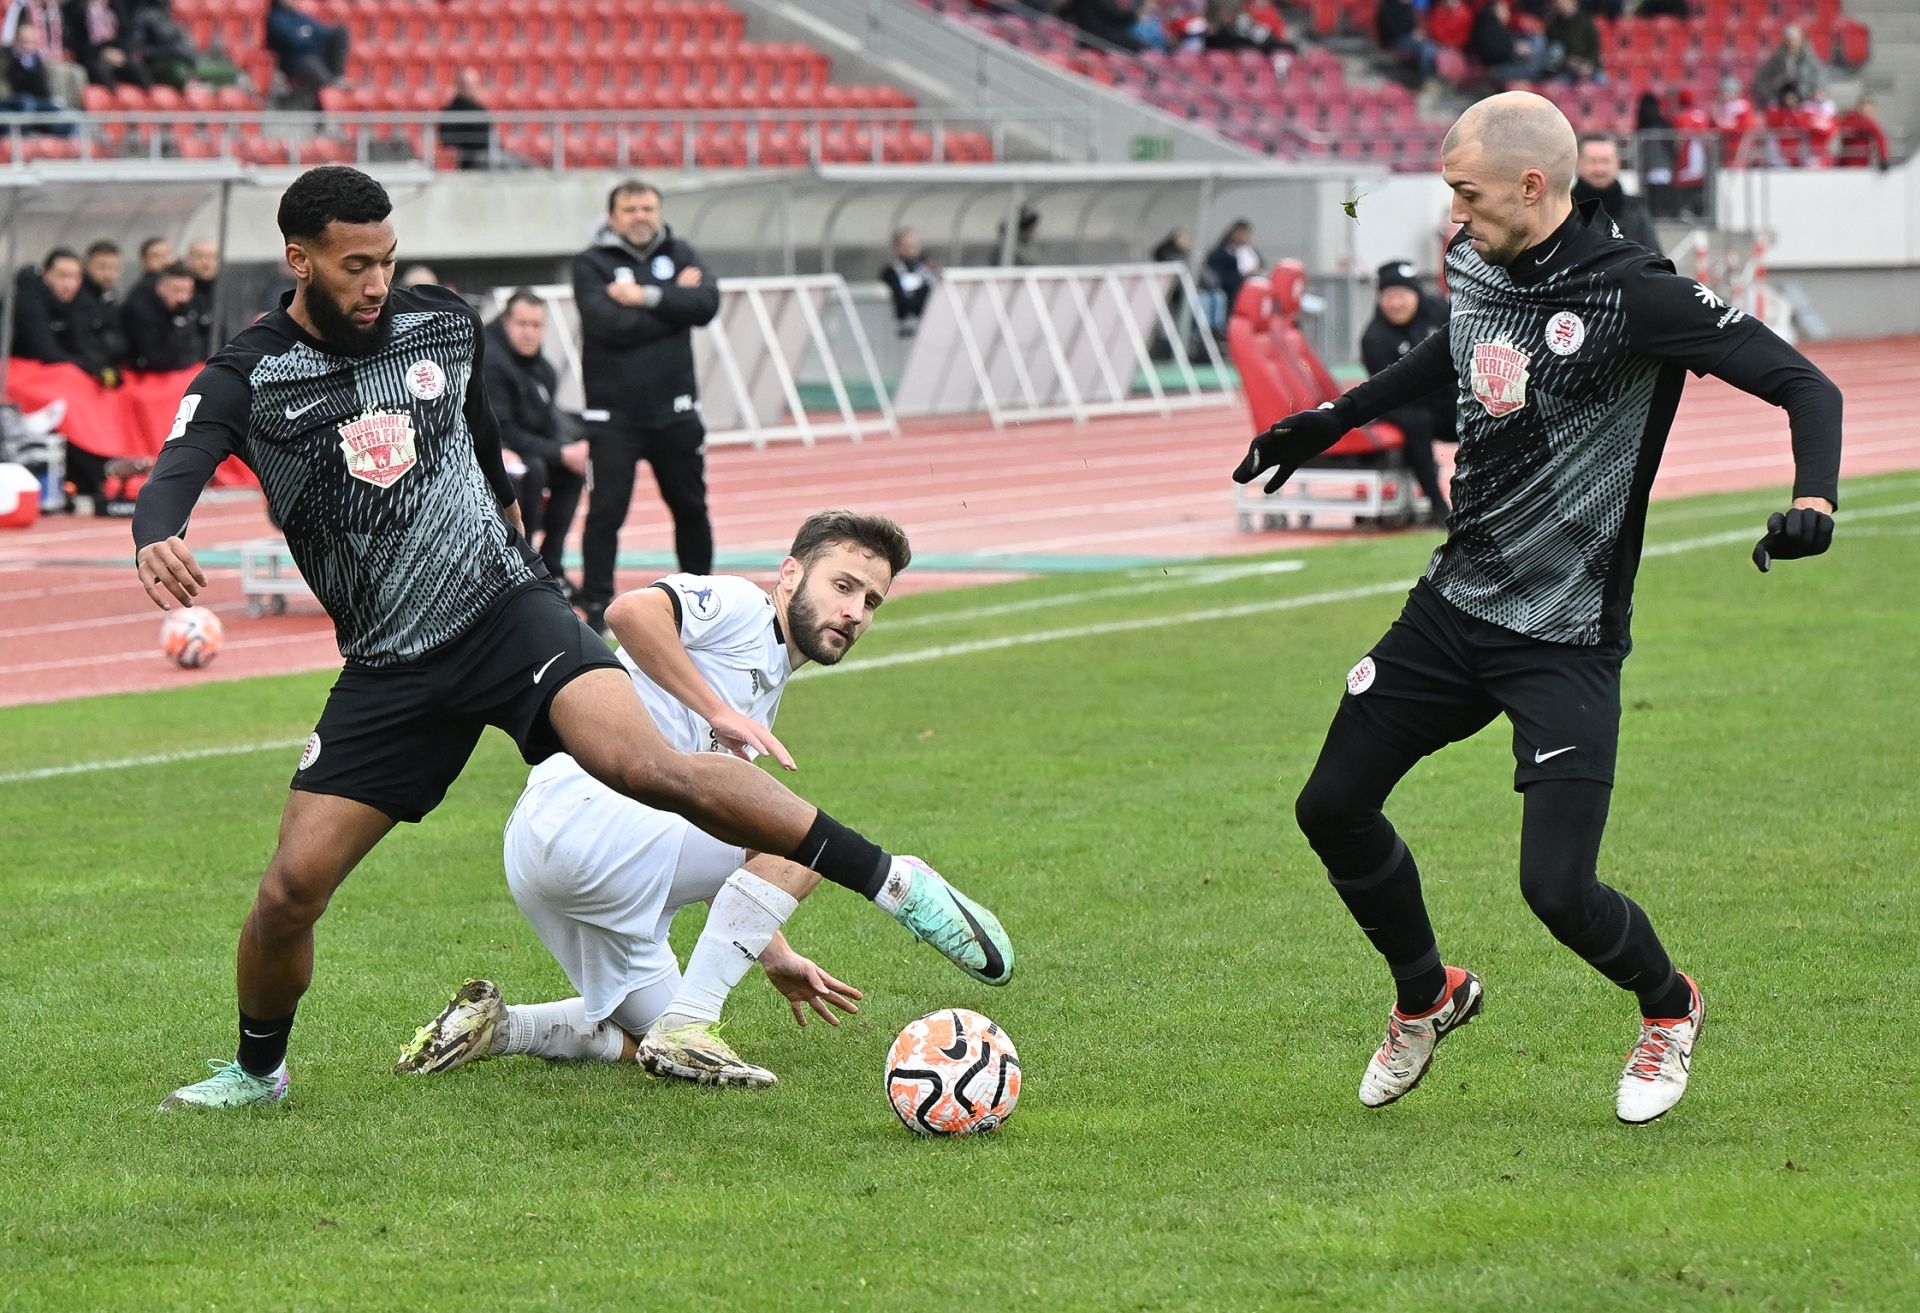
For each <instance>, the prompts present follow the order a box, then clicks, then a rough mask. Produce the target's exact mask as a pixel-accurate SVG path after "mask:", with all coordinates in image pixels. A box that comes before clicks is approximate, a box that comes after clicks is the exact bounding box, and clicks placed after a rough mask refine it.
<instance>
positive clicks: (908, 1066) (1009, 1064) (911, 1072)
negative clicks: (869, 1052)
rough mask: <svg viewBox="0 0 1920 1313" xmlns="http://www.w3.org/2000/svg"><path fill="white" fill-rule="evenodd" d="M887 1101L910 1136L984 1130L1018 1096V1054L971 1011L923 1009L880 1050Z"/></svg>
mask: <svg viewBox="0 0 1920 1313" xmlns="http://www.w3.org/2000/svg"><path fill="white" fill-rule="evenodd" d="M887 1100H888V1101H889V1102H890V1103H892V1104H893V1110H894V1112H895V1113H896V1114H898V1115H899V1118H900V1120H901V1122H902V1123H903V1124H904V1125H905V1126H906V1128H907V1129H908V1130H910V1131H912V1132H913V1133H914V1134H916V1135H972V1134H974V1133H975V1132H978V1131H990V1130H992V1129H993V1128H994V1127H996V1126H998V1125H1000V1123H1002V1122H1004V1121H1005V1120H1006V1119H1007V1118H1009V1117H1011V1116H1012V1115H1013V1105H1014V1104H1015V1103H1017V1102H1019V1100H1020V1055H1019V1054H1018V1053H1016V1052H1014V1049H1013V1041H1012V1040H1011V1039H1009V1038H1008V1037H1007V1033H1006V1032H1005V1031H1003V1030H1001V1029H1000V1027H998V1026H996V1025H994V1024H993V1022H991V1021H989V1020H987V1018H985V1017H983V1016H981V1015H980V1014H979V1013H978V1012H969V1011H967V1010H966V1009H965V1008H946V1009H943V1010H942V1011H939V1012H929V1013H927V1015H926V1016H924V1017H922V1018H920V1019H919V1020H918V1021H915V1022H911V1023H909V1024H908V1026H907V1028H906V1029H905V1030H903V1031H901V1032H900V1035H899V1037H898V1038H897V1039H895V1040H894V1041H893V1047H892V1048H891V1049H889V1050H888V1051H887Z"/></svg>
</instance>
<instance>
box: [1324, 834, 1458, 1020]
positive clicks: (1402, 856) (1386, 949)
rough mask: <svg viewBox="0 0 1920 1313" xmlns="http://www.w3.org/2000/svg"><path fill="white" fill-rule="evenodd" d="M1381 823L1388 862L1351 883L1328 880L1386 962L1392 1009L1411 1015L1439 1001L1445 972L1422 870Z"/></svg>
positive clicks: (1396, 836)
mask: <svg viewBox="0 0 1920 1313" xmlns="http://www.w3.org/2000/svg"><path fill="white" fill-rule="evenodd" d="M1380 825H1381V826H1382V827H1384V828H1385V830H1386V832H1387V834H1388V835H1390V836H1391V838H1392V842H1391V844H1390V846H1389V847H1388V850H1387V857H1386V860H1385V861H1383V862H1381V863H1380V864H1379V865H1377V866H1376V867H1374V869H1372V870H1371V871H1367V872H1364V873H1363V874H1361V875H1360V876H1358V877H1357V878H1355V879H1351V880H1345V879H1341V878H1340V877H1339V876H1336V875H1334V874H1333V873H1332V872H1328V875H1327V878H1328V880H1330V881H1331V882H1332V884H1333V887H1334V889H1335V891H1336V892H1338V893H1339V895H1340V901H1341V902H1343V903H1345V904H1346V905H1347V910H1348V911H1349V912H1351V913H1353V919H1354V920H1355V921H1357V922H1358V923H1359V925H1360V929H1361V931H1362V932H1363V933H1364V934H1365V935H1366V937H1367V940H1368V942H1370V943H1371V944H1372V945H1373V946H1374V948H1376V949H1378V950H1379V952H1380V956H1382V957H1384V958H1386V959H1387V969H1388V970H1389V971H1391V972H1392V973H1393V986H1394V991H1395V993H1396V995H1397V997H1396V999H1395V1004H1396V1006H1397V1007H1399V1009H1400V1011H1402V1012H1404V1013H1407V1014H1408V1015H1412V1014H1415V1013H1420V1012H1426V1011H1428V1010H1429V1009H1431V1008H1432V1007H1433V1005H1434V1004H1435V1003H1438V1002H1439V1001H1440V998H1441V996H1442V995H1443V994H1444V993H1445V992H1446V988H1447V969H1446V967H1445V966H1443V965H1441V962H1440V946H1439V944H1438V942H1437V941H1436V940H1435V939H1434V935H1433V922H1432V921H1430V920H1428V919H1427V904H1426V900H1425V899H1423V898H1422V897H1421V896H1420V868H1419V867H1418V866H1416V865H1415V864H1414V861H1413V853H1412V851H1411V850H1410V849H1408V847H1407V845H1406V842H1405V841H1404V840H1402V839H1401V838H1400V836H1399V835H1398V834H1394V832H1393V827H1392V826H1390V825H1388V824H1387V822H1386V821H1385V820H1384V819H1383V820H1381V821H1380Z"/></svg>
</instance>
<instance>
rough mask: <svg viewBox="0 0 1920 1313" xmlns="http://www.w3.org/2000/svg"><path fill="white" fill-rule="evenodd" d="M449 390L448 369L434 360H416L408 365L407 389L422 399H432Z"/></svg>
mask: <svg viewBox="0 0 1920 1313" xmlns="http://www.w3.org/2000/svg"><path fill="white" fill-rule="evenodd" d="M446 390H447V371H446V370H444V369H442V368H440V366H439V364H438V362H436V361H432V360H426V359H421V360H416V361H414V362H413V364H411V365H409V366H408V367H407V391H409V392H411V393H413V395H414V396H416V397H418V398H420V400H422V401H432V400H434V399H435V398H437V397H438V396H439V395H440V394H441V393H442V392H445V391H446Z"/></svg>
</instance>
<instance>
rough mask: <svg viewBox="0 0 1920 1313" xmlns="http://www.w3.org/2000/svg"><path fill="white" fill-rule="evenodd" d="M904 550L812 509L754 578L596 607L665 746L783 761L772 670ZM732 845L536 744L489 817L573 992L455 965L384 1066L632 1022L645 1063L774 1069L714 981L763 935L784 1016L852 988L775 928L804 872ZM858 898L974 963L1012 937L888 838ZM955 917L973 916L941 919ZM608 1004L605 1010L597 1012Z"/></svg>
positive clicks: (851, 607)
mask: <svg viewBox="0 0 1920 1313" xmlns="http://www.w3.org/2000/svg"><path fill="white" fill-rule="evenodd" d="M910 558H911V552H910V550H909V548H908V545H907V539H906V535H905V534H904V533H902V532H901V530H900V528H899V526H898V525H896V524H894V523H893V522H892V521H890V520H886V519H882V518H880V517H878V516H865V515H852V514H848V513H846V512H839V511H828V512H822V513H821V514H819V515H815V516H813V517H811V518H810V519H808V520H807V522H806V523H805V524H804V525H802V526H801V528H800V532H799V534H798V535H797V536H796V537H795V539H794V542H793V549H792V553H791V554H790V555H789V556H788V557H787V559H786V560H785V561H783V562H781V565H780V579H779V583H778V584H777V585H776V587H775V589H774V591H773V593H772V595H771V596H769V595H768V594H767V593H766V592H764V591H763V590H762V589H761V588H760V587H759V586H758V585H756V584H754V583H753V582H752V581H750V580H747V579H741V578H737V577H716V578H708V577H703V576H695V575H672V576H669V577H668V578H666V579H663V580H661V581H659V582H658V583H656V584H654V585H652V586H650V587H647V588H643V589H640V590H638V591H637V592H633V593H629V594H627V595H626V596H624V597H621V598H619V599H618V600H616V601H615V602H614V604H613V606H611V607H610V608H608V611H607V621H608V624H609V625H610V626H611V627H612V629H613V631H614V633H615V634H616V635H617V636H618V637H619V639H620V642H621V648H622V651H621V654H620V659H621V661H622V662H623V663H625V665H626V666H627V669H628V672H629V674H630V675H631V676H632V679H633V683H634V686H635V688H636V689H638V690H639V693H640V696H641V699H642V701H644V702H645V704H646V707H647V710H648V712H649V713H650V714H651V716H652V717H653V720H654V722H655V723H656V724H657V725H658V726H659V727H660V730H661V732H662V733H663V734H664V735H665V736H666V738H667V740H668V742H669V743H671V744H672V745H673V746H674V747H676V748H680V749H682V750H686V751H729V752H738V753H742V754H743V755H746V754H754V753H759V752H771V753H773V754H774V756H775V758H776V759H777V760H779V761H780V763H781V764H782V765H785V766H788V767H789V768H791V766H792V764H793V759H792V757H791V756H790V755H789V754H788V752H787V750H786V748H785V747H784V746H783V745H782V744H781V743H780V741H779V740H778V739H776V738H775V737H774V736H773V734H772V733H771V732H770V730H769V729H768V728H767V727H768V726H769V725H770V724H771V723H772V721H773V718H774V714H775V712H776V711H777V710H778V708H779V705H780V695H781V693H782V692H784V691H785V688H786V684H787V680H788V678H789V677H790V676H791V675H792V673H793V671H794V670H795V669H797V668H798V667H800V666H802V665H805V664H806V663H807V662H808V661H817V662H819V663H820V664H821V665H833V664H834V663H836V662H838V661H839V660H840V659H841V658H842V657H843V656H845V655H846V654H847V651H848V650H849V649H850V648H851V647H852V646H853V644H854V643H855V642H856V641H857V640H858V639H859V637H860V635H861V634H862V633H863V632H865V630H866V628H867V626H868V625H870V624H871V623H872V622H873V616H874V612H875V611H876V610H877V609H878V608H879V606H880V604H881V602H882V601H883V600H884V599H885V597H886V594H887V590H888V589H889V588H890V587H891V586H892V584H893V579H894V577H895V576H896V575H897V574H898V573H899V572H900V571H901V570H904V569H906V567H907V562H908V560H909V559H910ZM747 857H748V854H747V853H746V852H745V851H744V850H743V849H741V848H738V847H734V846H732V845H729V844H726V843H723V842H721V841H720V840H718V839H715V838H713V837H712V836H710V835H708V834H706V833H704V832H703V831H701V830H699V829H698V828H696V827H695V826H693V825H692V824H691V823H689V822H687V821H685V820H684V819H682V818H681V817H678V816H675V815H672V814H670V813H666V812H661V811H656V810H654V809H652V808H649V807H645V806H643V805H641V804H640V803H637V802H635V801H633V800H632V799H630V798H628V797H626V796H624V795H622V794H619V793H616V792H614V791H613V790H611V789H608V788H607V787H606V786H604V785H602V784H600V783H599V782H598V781H597V780H595V779H594V778H593V777H592V776H590V775H588V774H587V773H586V772H585V771H583V770H581V769H580V767H579V766H578V765H577V764H576V763H575V762H574V761H573V759H572V758H570V757H566V756H556V757H553V758H550V759H548V760H547V761H546V762H543V763H542V764H541V765H539V766H537V767H536V768H535V769H534V771H533V774H532V776H531V777H530V778H529V780H528V781H527V788H526V791H525V792H524V793H523V794H522V795H521V797H520V802H519V804H518V805H517V806H516V807H515V808H514V812H513V817H512V819H511V820H509V821H508V823H507V836H506V867H507V883H508V885H509V887H510V888H511V889H512V891H513V896H514V899H515V901H516V902H518V903H519V905H520V909H521V911H523V912H524V913H525V914H526V916H527V919H528V920H529V921H531V922H532V923H533V926H534V929H535V930H536V931H538V932H539V935H540V938H541V940H542V942H544V943H545V944H546V946H547V948H548V949H549V950H550V951H551V952H552V953H553V955H554V957H555V958H556V959H557V960H558V961H559V962H560V965H561V966H562V967H563V968H564V969H565V970H566V973H567V978H568V979H569V980H571V981H572V982H573V984H574V987H575V988H576V989H578V990H579V991H580V998H578V999H571V1000H566V1001H565V1002H562V1003H557V1004H545V1005H540V1006H538V1007H532V1008H524V1009H523V1008H518V1007H514V1008H509V1007H506V1006H505V1005H504V1004H503V1003H502V1001H501V999H500V995H499V991H498V990H497V989H495V988H494V987H493V986H492V985H491V984H490V983H488V982H485V981H474V982H469V983H468V984H467V985H466V986H463V987H462V988H461V990H460V992H459V993H457V994H455V995H454V997H453V1000H452V1001H451V1002H449V1003H448V1004H447V1006H446V1008H445V1009H444V1010H443V1011H442V1012H441V1014H440V1015H439V1016H438V1017H436V1018H435V1019H434V1020H433V1021H432V1022H429V1023H428V1024H427V1025H425V1026H422V1027H421V1028H420V1030H419V1031H418V1032H417V1033H416V1034H415V1035H414V1037H413V1040H412V1041H411V1042H410V1043H409V1044H408V1045H407V1047H406V1049H405V1050H404V1051H403V1052H402V1053H401V1055H400V1061H399V1063H398V1064H397V1070H400V1071H403V1072H432V1071H444V1070H448V1069H450V1068H452V1067H457V1066H460V1065H461V1064H463V1063H465V1062H469V1061H472V1060H473V1059H475V1058H478V1057H487V1056H493V1055H498V1054H503V1053H540V1054H543V1055H545V1056H549V1057H604V1058H607V1059H608V1060H612V1061H618V1060H619V1059H620V1058H621V1057H622V1056H631V1055H632V1053H633V1051H634V1050H633V1049H632V1048H630V1047H629V1045H628V1039H627V1037H631V1038H632V1039H633V1040H634V1041H636V1042H637V1052H638V1057H639V1060H640V1062H641V1063H642V1065H644V1066H645V1067H646V1068H647V1070H649V1071H651V1072H653V1073H654V1074H656V1075H662V1076H677V1077H681V1078H683V1079H687V1080H694V1081H699V1082H701V1083H703V1084H721V1085H771V1084H772V1083H773V1081H774V1076H773V1073H772V1072H770V1071H767V1070H765V1069H764V1068H760V1067H756V1066H753V1065H752V1064H750V1063H746V1062H743V1061H741V1060H740V1058H739V1057H738V1056H737V1055H736V1054H735V1053H734V1052H733V1050H732V1049H731V1048H730V1047H729V1046H728V1045H727V1044H726V1042H725V1041H724V1040H722V1039H720V1038H719V1037H718V1036H716V1035H715V1034H714V1033H713V1024H714V1023H715V1022H716V1021H718V1020H719V1017H720V1008H721V1004H722V1003H723V1002H724V1001H725V999H726V996H727V993H728V992H729V991H730V990H731V989H732V988H733V986H734V985H735V984H737V983H739V981H740V979H741V978H742V977H743V976H744V975H745V974H746V972H747V969H748V968H749V967H751V966H752V965H753V963H754V961H755V960H758V959H760V958H761V957H762V955H763V954H765V953H766V952H767V951H768V946H769V945H770V944H776V942H777V944H778V946H777V947H776V948H775V949H774V950H773V951H774V953H775V955H776V956H775V961H774V962H773V963H771V964H769V965H770V966H771V968H772V969H771V970H770V971H769V976H770V978H771V979H772V980H773V981H774V983H775V984H776V986H777V987H779V988H780V989H781V992H782V993H784V994H786V995H787V997H788V998H789V1000H791V1001H792V1002H793V1003H794V1005H795V1015H796V1017H797V1018H800V1019H804V1012H803V1008H804V1006H806V1005H808V1004H811V1005H812V1006H813V1007H814V1009H815V1010H816V1011H818V1012H819V1013H820V1014H821V1015H822V1016H826V1017H828V1019H829V1020H832V1017H831V1015H830V1014H829V1013H828V1012H827V1010H826V1008H825V1007H823V1006H821V1002H822V1001H823V1000H824V1001H825V1002H830V1003H832V1004H833V1005H834V1006H836V1007H841V1008H843V1010H846V1011H851V1010H852V1008H851V1006H850V1005H849V1004H850V1000H853V999H857V998H859V993H858V992H857V991H854V990H851V989H849V988H848V987H846V986H844V985H841V984H840V982H839V981H836V980H834V979H833V978H832V977H831V976H827V975H826V974H825V973H824V972H819V970H818V968H816V967H814V966H813V964H812V963H809V962H807V961H806V959H804V958H800V957H799V956H798V955H797V954H794V953H792V950H791V949H788V948H786V946H785V944H784V941H778V935H779V931H780V927H781V925H782V924H783V923H784V922H785V921H786V919H787V917H788V916H790V915H791V914H792V913H793V911H794V909H795V907H797V906H798V904H799V900H800V899H802V898H804V897H806V895H807V894H808V893H809V892H811V890H812V888H813V886H814V885H815V884H816V883H818V880H819V877H818V876H816V875H815V874H814V873H813V872H812V871H810V870H808V869H807V868H805V867H803V866H798V865H795V864H794V863H792V862H789V861H783V860H781V859H778V858H773V857H770V856H762V857H757V858H755V859H754V861H753V862H751V863H747ZM743 863H745V864H746V866H745V869H742V867H743ZM702 899H712V901H713V910H712V912H711V913H710V914H709V916H708V918H707V924H706V928H705V929H704V930H703V931H702V932H701V935H700V939H699V942H698V943H697V944H696V945H695V947H694V950H693V953H692V955H691V956H690V957H689V959H688V962H687V972H686V975H685V977H684V978H681V977H680V975H679V973H678V971H677V969H676V968H675V965H674V960H673V956H672V952H671V949H670V948H669V947H668V945H667V927H668V925H669V924H670V923H671V921H672V919H673V914H674V912H675V911H676V910H677V909H679V908H680V907H683V906H685V905H686V904H688V903H690V902H694V901H697V900H702ZM874 901H875V902H876V903H877V904H878V905H879V906H880V907H881V908H883V909H884V910H886V911H888V912H890V913H892V915H893V916H894V917H895V918H896V919H897V920H899V921H900V922H901V923H902V924H903V925H905V926H906V927H907V929H908V930H910V931H912V932H913V933H914V935H915V936H916V937H918V938H921V939H925V940H927V941H929V942H931V943H932V944H933V945H934V947H936V948H938V949H939V950H940V951H941V952H943V953H945V954H946V955H947V956H948V957H949V958H951V959H952V960H953V961H954V963H955V965H957V966H959V967H960V968H961V969H962V970H963V971H965V972H967V974H969V975H971V976H973V977H975V978H976V979H978V980H982V981H985V982H986V983H988V984H994V985H997V984H1003V983H1005V982H1006V980H1007V979H1008V978H1009V977H1010V976H1011V975H1012V973H1013V950H1012V945H1011V944H1010V943H1009V942H1008V940H1007V938H1006V935H1005V932H1004V931H1002V930H1001V929H1000V926H999V923H998V922H997V921H996V920H995V919H994V918H993V916H992V914H991V913H989V912H988V911H987V910H986V909H985V908H983V907H981V906H979V905H978V904H976V903H974V902H973V901H972V900H971V899H968V898H965V897H964V896H962V895H961V894H960V893H958V892H957V891H956V890H954V889H953V888H952V887H951V886H949V885H948V884H947V883H946V882H945V881H944V880H942V879H941V878H940V877H939V876H938V875H937V874H935V873H934V872H933V871H932V870H931V869H930V868H928V867H927V866H925V864H923V863H920V862H918V861H917V860H914V859H909V858H902V859H901V862H900V866H899V867H898V868H897V870H896V873H895V875H894V876H893V877H891V878H889V879H888V881H887V882H886V885H885V886H884V887H883V888H882V889H881V891H880V893H879V895H878V896H877V897H876V898H875V899H874ZM953 925H960V926H965V927H971V928H972V930H973V933H971V934H967V935H965V936H957V935H954V934H953V932H952V930H951V929H950V927H951V926H953ZM976 935H977V938H976V937H975V936H976ZM949 940H951V941H952V942H948V941H949ZM983 947H984V950H985V961H984V962H983V963H976V962H975V961H974V960H973V958H975V957H976V956H978V955H980V954H981V952H982V949H983ZM608 1020H611V1021H612V1022H613V1028H612V1030H611V1031H609V1030H605V1029H599V1027H600V1023H602V1022H604V1021H608Z"/></svg>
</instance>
